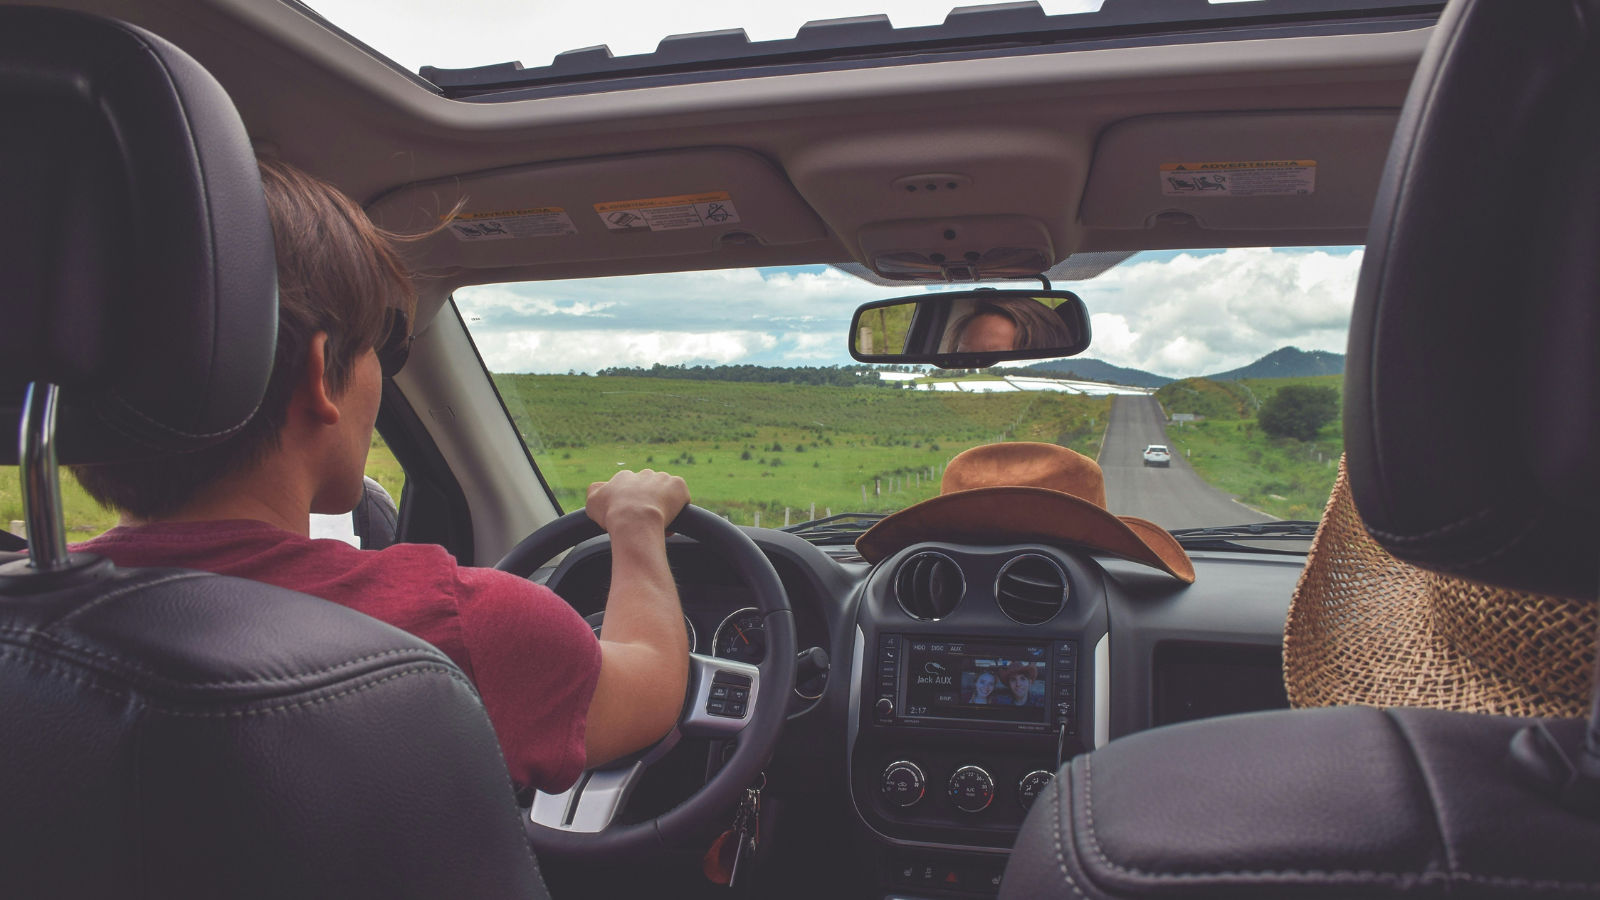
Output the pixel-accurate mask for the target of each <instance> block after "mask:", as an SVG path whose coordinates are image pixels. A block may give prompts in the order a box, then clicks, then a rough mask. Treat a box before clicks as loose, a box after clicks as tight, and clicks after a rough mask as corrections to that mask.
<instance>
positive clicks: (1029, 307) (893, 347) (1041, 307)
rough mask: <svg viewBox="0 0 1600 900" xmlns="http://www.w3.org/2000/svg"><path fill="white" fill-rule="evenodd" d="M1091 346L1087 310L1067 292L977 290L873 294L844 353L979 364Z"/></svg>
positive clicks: (952, 365) (853, 324) (871, 359)
mask: <svg viewBox="0 0 1600 900" xmlns="http://www.w3.org/2000/svg"><path fill="white" fill-rule="evenodd" d="M1087 349H1089V310H1088V308H1087V307H1085V306H1084V305H1083V301H1082V300H1080V299H1078V295H1077V294H1074V293H1072V292H1071V291H997V290H995V289H993V288H979V289H978V290H974V291H959V292H948V293H937V294H919V295H917V296H915V297H898V298H896V299H894V300H877V301H874V302H872V303H868V304H866V305H864V306H862V307H861V308H860V309H858V310H856V314H855V318H853V319H852V320H851V321H850V355H851V356H853V357H855V358H856V359H857V360H860V361H861V362H868V363H932V364H934V365H936V366H940V367H942V368H946V369H982V368H986V367H988V366H992V365H994V364H995V363H997V362H1001V361H1003V360H1008V359H1045V358H1050V357H1057V356H1075V355H1077V354H1079V353H1082V352H1083V351H1085V350H1087Z"/></svg>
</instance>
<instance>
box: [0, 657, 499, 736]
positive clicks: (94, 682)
mask: <svg viewBox="0 0 1600 900" xmlns="http://www.w3.org/2000/svg"><path fill="white" fill-rule="evenodd" d="M6 657H12V658H21V659H23V660H25V661H27V662H29V663H30V664H31V665H32V666H33V667H34V668H37V669H43V670H45V671H49V672H53V673H55V674H57V675H59V676H62V677H63V679H64V680H66V681H69V682H72V683H74V684H78V685H81V686H83V687H86V688H89V689H91V690H94V691H98V692H100V693H102V694H105V695H107V696H110V697H114V698H116V699H118V700H129V701H132V702H133V703H134V704H135V705H137V706H138V707H139V708H140V709H145V710H149V711H151V712H154V713H159V714H161V715H166V716H173V717H177V718H184V719H242V718H247V717H250V716H265V715H274V714H277V713H283V712H289V711H291V710H296V709H302V708H307V707H313V706H321V705H324V704H327V703H331V702H333V701H335V700H339V699H342V698H344V697H348V696H350V695H352V694H358V693H361V692H363V691H367V690H371V689H372V688H375V687H377V686H379V685H381V684H384V683H385V682H389V681H395V680H397V679H400V678H408V677H411V676H413V675H426V674H430V673H432V674H441V675H445V676H447V677H448V678H450V680H452V681H456V682H460V683H461V684H462V685H463V686H464V687H467V688H471V687H472V683H471V682H469V681H467V679H466V676H464V675H462V674H461V673H460V672H459V671H457V670H456V669H454V668H452V667H450V666H444V665H439V664H436V663H429V664H424V665H418V666H412V667H411V668H409V669H401V670H399V671H397V672H392V673H390V674H388V675H385V676H383V677H382V678H377V679H374V680H371V681H366V682H361V683H357V684H354V685H352V686H350V687H348V688H345V689H344V690H341V691H336V692H334V693H331V694H324V695H322V696H320V697H312V698H308V699H305V700H295V701H292V702H289V703H278V704H274V705H272V706H255V707H248V708H244V709H229V710H215V711H194V710H186V709H180V708H178V707H176V706H169V705H164V704H161V703H155V702H152V701H150V700H149V699H147V698H145V697H143V696H141V695H139V693H138V692H137V691H131V690H126V689H121V688H118V687H113V686H111V685H106V684H102V683H101V682H100V681H99V680H98V679H95V678H92V677H89V676H87V675H86V674H85V673H83V672H81V671H76V670H73V669H70V668H67V667H65V666H62V665H60V664H59V663H58V662H56V661H55V660H46V659H40V658H38V657H37V656H35V655H33V654H28V653H24V652H20V651H18V650H0V659H4V658H6Z"/></svg>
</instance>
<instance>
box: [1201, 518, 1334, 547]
mask: <svg viewBox="0 0 1600 900" xmlns="http://www.w3.org/2000/svg"><path fill="white" fill-rule="evenodd" d="M1316 533H1317V523H1316V522H1311V521H1307V520H1304V519H1288V520H1286V521H1282V522H1255V523H1253V524H1250V525H1215V526H1211V527H1208V528H1175V529H1173V530H1172V536H1173V537H1174V538H1177V539H1178V543H1179V544H1180V545H1182V546H1183V547H1184V548H1186V549H1189V550H1250V551H1255V552H1258V553H1261V552H1265V553H1303V552H1304V551H1303V550H1301V549H1293V550H1289V549H1285V550H1278V549H1276V548H1267V547H1262V546H1260V543H1259V542H1261V541H1300V542H1304V541H1306V540H1307V539H1309V538H1311V537H1312V536H1313V535H1315V534H1316Z"/></svg>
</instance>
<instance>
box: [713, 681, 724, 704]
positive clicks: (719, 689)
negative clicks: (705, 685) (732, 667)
mask: <svg viewBox="0 0 1600 900" xmlns="http://www.w3.org/2000/svg"><path fill="white" fill-rule="evenodd" d="M711 699H713V700H726V699H728V686H727V685H725V684H714V685H712V686H711Z"/></svg>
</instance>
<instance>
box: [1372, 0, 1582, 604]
mask: <svg viewBox="0 0 1600 900" xmlns="http://www.w3.org/2000/svg"><path fill="white" fill-rule="evenodd" d="M1597 28H1600V3H1597V2H1595V0H1568V2H1551V3H1506V2H1502V0H1478V2H1473V0H1467V2H1457V3H1453V4H1451V5H1450V7H1448V8H1447V9H1446V11H1445V13H1444V15H1443V17H1442V18H1441V19H1440V21H1439V24H1438V26H1437V32H1436V34H1435V35H1434V37H1433V40H1432V42H1431V43H1430V44H1429V46H1428V50H1427V52H1426V53H1425V54H1424V56H1423V59H1422V62H1421V65H1420V66H1419V68H1418V70H1417V73H1416V78H1415V80H1414V81H1413V83H1412V86H1411V92H1410V94H1409V95H1408V97H1407V99H1406V105H1405V109H1404V111H1403V113H1402V115H1401V117H1400V123H1399V128H1398V131H1397V132H1396V134H1395V138H1394V144H1393V146H1392V148H1391V149H1390V155H1389V164H1388V169H1387V171H1386V172H1385V173H1384V178H1383V182H1382V185H1381V187H1380V189H1379V193H1378V200H1377V207H1376V209H1375V211H1374V213H1373V218H1372V226H1371V230H1370V232H1369V235H1368V246H1367V251H1366V258H1365V260H1364V262H1363V264H1362V267H1361V278H1360V283H1359V286H1358V287H1357V291H1356V303H1355V311H1354V315H1353V318H1352V321H1351V326H1350V347H1349V357H1348V361H1347V369H1346V375H1345V403H1346V406H1345V422H1344V429H1345V446H1346V451H1347V453H1348V458H1349V467H1350V482H1351V488H1352V491H1353V493H1354V496H1355V500H1356V505H1357V506H1358V507H1359V508H1360V510H1361V515H1362V518H1363V519H1365V520H1366V523H1367V527H1368V530H1370V531H1371V533H1372V535H1373V537H1374V538H1375V539H1377V540H1378V541H1380V542H1381V543H1382V544H1383V545H1384V546H1385V547H1387V548H1388V549H1389V551H1390V552H1392V553H1393V554H1394V555H1395V556H1397V557H1399V558H1401V559H1404V560H1407V561H1409V562H1411V563H1414V564H1416V565H1418V566H1422V567H1424V568H1429V569H1433V570H1436V571H1443V572H1448V573H1452V574H1456V575H1460V576H1463V577H1467V578H1471V579H1474V580H1478V581H1483V582H1487V583H1490V584H1495V585H1500V586H1503V587H1509V588H1514V589H1521V590H1530V591H1536V592H1540V593H1550V594H1561V595H1566V596H1572V597H1580V598H1594V597H1595V596H1596V594H1597V592H1600V515H1597V513H1600V465H1597V463H1600V453H1597V450H1600V253H1597V252H1596V247H1597V246H1600V153H1597V150H1596V148H1600V36H1597V34H1596V29H1597Z"/></svg>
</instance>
